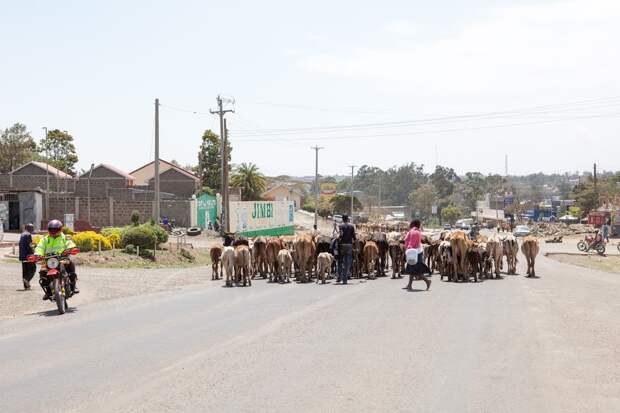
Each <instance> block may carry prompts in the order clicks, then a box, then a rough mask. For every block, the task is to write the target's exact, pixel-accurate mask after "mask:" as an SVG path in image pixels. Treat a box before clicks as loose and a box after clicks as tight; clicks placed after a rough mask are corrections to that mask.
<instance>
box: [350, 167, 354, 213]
mask: <svg viewBox="0 0 620 413" xmlns="http://www.w3.org/2000/svg"><path fill="white" fill-rule="evenodd" d="M349 168H351V215H350V216H351V220H353V179H354V175H353V171H354V170H355V165H349Z"/></svg>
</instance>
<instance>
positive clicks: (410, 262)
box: [405, 219, 431, 291]
mask: <svg viewBox="0 0 620 413" xmlns="http://www.w3.org/2000/svg"><path fill="white" fill-rule="evenodd" d="M405 249H406V252H405V254H406V255H407V267H406V268H405V274H409V284H407V287H406V288H407V290H409V291H411V290H412V284H413V279H414V278H417V279H419V280H422V281H424V282H425V283H426V290H427V291H428V289H429V288H430V287H431V280H429V279H428V278H426V277H425V276H424V274H430V273H431V270H430V268H428V267H427V266H426V264H424V250H423V249H422V223H421V222H420V220H419V219H414V220H413V221H411V224H409V232H408V233H407V236H406V237H405ZM416 255H417V257H416ZM412 256H413V257H412Z"/></svg>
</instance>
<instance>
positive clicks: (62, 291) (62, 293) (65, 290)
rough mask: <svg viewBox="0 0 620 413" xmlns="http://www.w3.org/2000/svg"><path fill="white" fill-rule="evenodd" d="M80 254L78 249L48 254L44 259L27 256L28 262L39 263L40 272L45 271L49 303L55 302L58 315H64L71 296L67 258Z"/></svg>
mask: <svg viewBox="0 0 620 413" xmlns="http://www.w3.org/2000/svg"><path fill="white" fill-rule="evenodd" d="M79 252H80V250H79V249H78V248H72V249H70V250H66V251H64V252H62V253H61V254H49V255H46V256H44V257H39V256H36V255H29V256H28V258H27V260H28V262H33V263H35V262H38V261H41V270H44V271H47V278H48V279H49V287H50V289H51V291H52V295H51V297H50V298H49V299H50V301H56V306H57V307H58V313H60V314H64V313H65V312H66V311H67V308H69V304H68V302H67V300H68V299H69V298H70V297H71V296H72V295H73V289H72V288H71V281H70V280H69V273H67V269H66V266H67V265H68V264H69V257H70V256H71V255H76V254H78V253H79Z"/></svg>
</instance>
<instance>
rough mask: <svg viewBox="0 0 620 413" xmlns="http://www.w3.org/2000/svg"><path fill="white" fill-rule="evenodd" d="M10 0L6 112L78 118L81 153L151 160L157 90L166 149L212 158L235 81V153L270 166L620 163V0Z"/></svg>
mask: <svg viewBox="0 0 620 413" xmlns="http://www.w3.org/2000/svg"><path fill="white" fill-rule="evenodd" d="M1 3H2V4H1V10H2V15H1V21H2V23H1V24H0V39H1V40H0V56H1V58H2V64H1V65H0V79H1V83H0V127H1V128H5V127H8V126H10V125H11V124H13V123H14V122H22V123H25V124H26V125H27V126H28V127H29V129H30V131H31V132H32V134H33V135H34V136H35V137H36V138H40V137H41V135H42V133H43V131H42V129H41V128H42V127H43V126H47V127H49V128H50V129H52V128H58V129H63V130H67V131H69V132H70V133H71V134H72V135H73V136H74V137H75V140H76V146H77V149H78V155H79V157H80V163H79V166H80V167H82V168H88V166H89V165H90V164H91V163H93V162H94V163H99V162H105V163H110V164H112V165H115V166H117V167H120V168H123V169H125V170H128V171H130V170H132V169H134V168H137V167H138V166H141V165H142V164H143V163H146V162H147V161H149V160H150V159H152V156H153V155H152V153H153V143H152V142H153V130H154V129H153V109H154V105H153V101H154V99H155V98H156V97H158V98H159V99H160V100H161V103H162V105H167V106H163V107H162V109H161V156H162V157H163V158H164V159H176V160H178V161H179V162H181V163H184V164H185V163H194V164H195V163H196V162H197V159H196V158H197V155H196V154H197V150H198V146H199V144H200V136H201V134H202V131H203V130H204V129H207V128H212V129H214V130H216V131H217V127H218V123H217V119H216V117H215V116H213V115H209V114H208V111H209V109H210V108H214V107H215V97H216V96H217V95H218V94H223V95H227V96H233V97H234V98H235V102H236V103H235V109H236V113H235V114H231V115H228V117H229V127H230V129H231V140H232V144H233V147H234V151H233V162H234V163H240V162H254V163H256V164H258V165H259V167H260V168H261V170H262V171H263V172H265V173H267V174H270V175H274V174H289V175H311V174H313V172H314V153H313V151H312V150H311V149H310V147H311V146H313V145H320V146H323V147H325V149H323V150H322V151H321V152H320V157H321V158H320V172H321V173H323V174H346V173H347V171H350V169H349V168H348V167H347V165H350V164H356V165H362V164H365V163H366V164H373V165H377V166H381V167H389V166H391V165H395V164H402V163H405V162H410V161H412V162H416V163H423V164H425V165H427V166H428V167H429V168H432V167H434V165H435V163H436V162H437V161H439V163H441V164H444V165H448V166H452V167H454V168H455V169H456V170H457V172H459V173H464V172H466V171H469V170H480V171H482V172H485V173H491V172H494V173H503V170H504V154H508V155H509V172H510V173H513V174H524V173H530V172H539V171H543V172H563V171H575V170H581V171H583V170H586V169H588V170H589V169H590V168H591V165H592V163H593V162H598V164H599V168H600V169H602V170H618V169H620V162H619V159H620V156H619V155H620V139H618V137H619V131H620V82H619V81H618V76H619V73H620V47H618V39H620V24H618V22H619V21H620V2H619V1H617V0H555V1H543V0H538V1H534V0H519V1H509V0H496V1H490V0H467V1H447V0H444V1H434V2H429V1H421V0H403V1H383V2H370V1H368V2H366V1H359V0H358V1H323V0H315V1H312V2H297V1H284V0H283V1H268V0H265V1H226V2H222V1H217V2H215V1H205V0H203V1H174V2H173V1H130V2H129V1H116V0H108V1H105V2H104V1H97V2H95V1H62V0H59V1H54V2H50V1H28V2H18V1H8V0H2V1H1ZM301 3H303V4H301ZM577 102H581V103H577ZM546 105H551V106H546ZM169 106H172V107H176V108H182V109H188V110H190V111H197V112H200V113H197V114H193V113H188V112H182V111H178V110H173V109H172V108H170V107H169ZM497 112H502V113H497ZM490 113H493V114H492V115H491V114H490ZM457 115H474V116H471V117H465V118H455V117H454V116H457ZM481 115H483V116H481ZM437 118H440V119H439V120H434V121H428V120H429V119H437ZM404 121H407V122H409V121H413V122H410V123H403V124H394V123H393V122H404ZM420 121H421V122H420ZM369 124H370V126H364V127H362V128H351V127H348V128H336V129H303V128H316V127H333V126H344V125H348V126H351V125H369ZM295 128H297V130H290V129H295ZM300 128H301V129H300ZM272 129H284V130H283V131H277V132H273V131H265V130H272ZM256 130H261V131H259V132H257V131H256Z"/></svg>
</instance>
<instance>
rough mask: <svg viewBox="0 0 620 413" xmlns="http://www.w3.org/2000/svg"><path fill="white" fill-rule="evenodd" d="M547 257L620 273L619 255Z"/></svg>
mask: <svg viewBox="0 0 620 413" xmlns="http://www.w3.org/2000/svg"><path fill="white" fill-rule="evenodd" d="M547 258H551V259H552V260H555V261H558V262H561V263H565V264H572V265H576V266H578V267H583V268H589V269H593V270H598V271H605V272H610V273H616V274H620V256H618V255H608V256H600V255H596V254H592V255H576V254H549V255H548V256H547Z"/></svg>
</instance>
